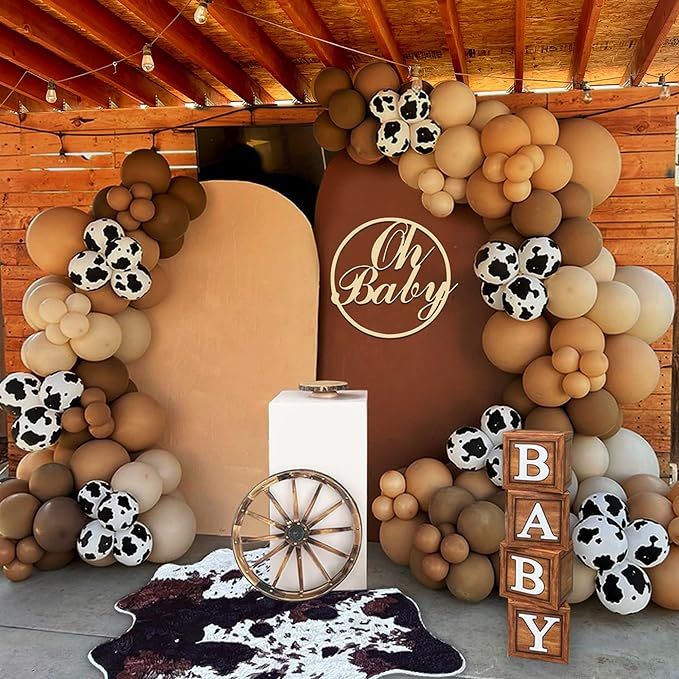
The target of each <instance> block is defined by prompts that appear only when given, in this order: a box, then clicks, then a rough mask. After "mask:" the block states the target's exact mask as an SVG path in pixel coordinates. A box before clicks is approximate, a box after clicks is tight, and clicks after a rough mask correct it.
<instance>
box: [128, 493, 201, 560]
mask: <svg viewBox="0 0 679 679" xmlns="http://www.w3.org/2000/svg"><path fill="white" fill-rule="evenodd" d="M139 520H140V521H141V522H142V523H143V524H144V525H145V526H146V527H147V528H148V529H149V530H150V531H151V535H153V550H152V551H151V554H150V556H149V559H148V560H149V561H150V562H151V563H168V562H170V561H174V560H175V559H178V558H179V557H181V556H183V555H184V554H185V553H186V552H188V551H189V549H190V548H191V545H192V544H193V541H194V540H195V538H196V517H195V515H194V513H193V512H192V511H191V508H190V507H189V506H188V505H187V504H186V502H182V501H181V500H178V499H177V498H174V497H169V496H167V497H161V498H160V500H158V503H157V504H156V506H155V507H154V508H153V509H151V510H150V511H148V512H146V513H144V514H141V515H140V516H139Z"/></svg>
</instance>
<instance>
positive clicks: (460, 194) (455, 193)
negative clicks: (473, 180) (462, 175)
mask: <svg viewBox="0 0 679 679" xmlns="http://www.w3.org/2000/svg"><path fill="white" fill-rule="evenodd" d="M443 190H444V191H445V192H446V193H448V194H450V195H451V196H452V198H453V200H454V201H455V202H456V203H466V202H467V180H466V179H457V178H456V177H446V180H445V182H444V183H443Z"/></svg>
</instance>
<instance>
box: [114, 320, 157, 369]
mask: <svg viewBox="0 0 679 679" xmlns="http://www.w3.org/2000/svg"><path fill="white" fill-rule="evenodd" d="M114 318H115V320H116V321H117V322H118V324H119V325H120V329H121V331H122V341H121V343H120V346H119V347H118V350H117V351H116V352H115V353H114V354H113V355H114V356H115V357H116V358H119V359H120V360H121V361H122V362H123V363H127V364H130V363H134V361H137V360H139V359H140V358H141V357H142V356H143V355H144V354H145V353H146V350H147V349H148V348H149V345H150V344H151V336H152V332H151V322H150V321H149V319H148V316H147V315H146V314H145V313H144V312H143V311H140V310H139V309H134V308H132V307H128V308H127V309H125V311H121V312H120V313H119V314H116V315H115V316H114Z"/></svg>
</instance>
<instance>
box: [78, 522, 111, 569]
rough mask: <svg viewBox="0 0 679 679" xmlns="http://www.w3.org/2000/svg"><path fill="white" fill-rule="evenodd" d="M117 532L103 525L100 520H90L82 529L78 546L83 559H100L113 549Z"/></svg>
mask: <svg viewBox="0 0 679 679" xmlns="http://www.w3.org/2000/svg"><path fill="white" fill-rule="evenodd" d="M114 535H115V533H114V532H113V531H112V530H108V529H107V528H104V526H102V525H101V523H100V522H99V521H90V522H89V523H88V524H87V525H86V526H85V527H84V528H83V529H82V530H81V531H80V536H79V537H78V542H77V544H76V548H77V550H78V554H79V555H80V558H81V559H82V560H83V561H100V560H101V559H105V558H106V557H107V556H108V555H109V554H111V552H112V551H113V537H114Z"/></svg>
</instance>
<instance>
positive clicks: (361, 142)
mask: <svg viewBox="0 0 679 679" xmlns="http://www.w3.org/2000/svg"><path fill="white" fill-rule="evenodd" d="M379 126H380V124H379V123H378V122H377V120H375V118H366V119H365V120H364V121H363V122H362V123H361V124H360V125H358V126H357V127H355V128H354V129H353V130H352V131H351V136H350V139H351V145H350V146H349V147H348V148H349V149H350V148H353V149H354V151H355V152H356V153H357V154H358V156H359V157H360V158H362V159H363V160H365V161H366V162H377V161H379V160H382V158H383V156H382V153H381V152H380V150H379V149H378V148H377V130H378V128H379Z"/></svg>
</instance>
